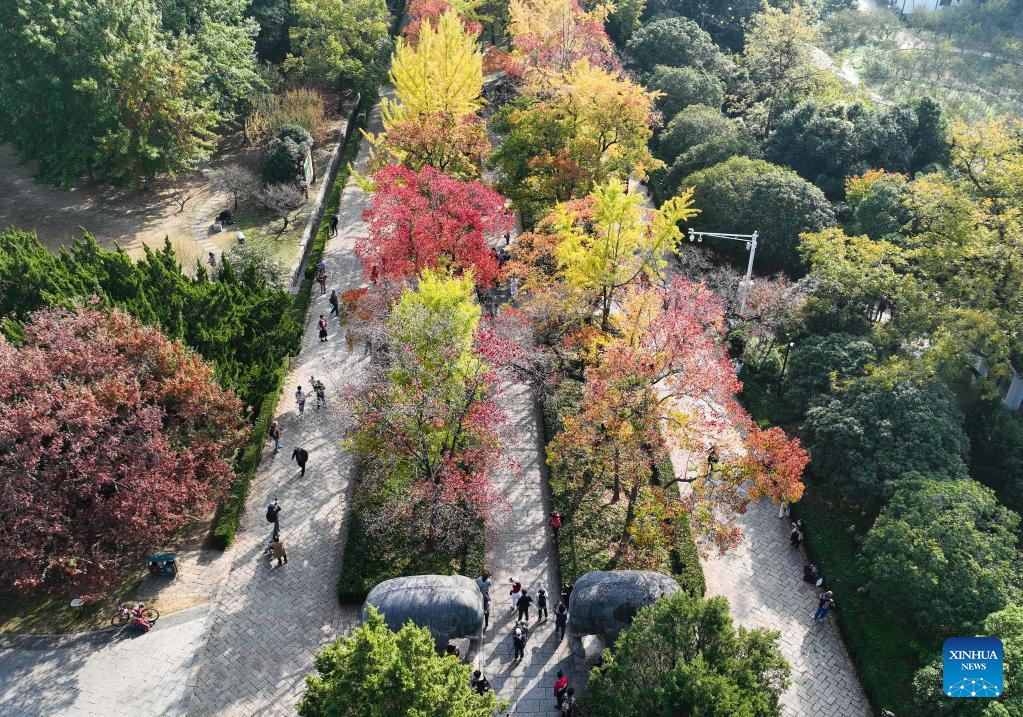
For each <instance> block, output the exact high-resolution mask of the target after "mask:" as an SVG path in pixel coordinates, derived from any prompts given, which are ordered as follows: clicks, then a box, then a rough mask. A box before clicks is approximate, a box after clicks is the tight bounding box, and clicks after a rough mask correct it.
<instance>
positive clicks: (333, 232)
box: [330, 214, 338, 237]
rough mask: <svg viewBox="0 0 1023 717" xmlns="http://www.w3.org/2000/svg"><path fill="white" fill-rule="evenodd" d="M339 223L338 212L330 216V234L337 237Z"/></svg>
mask: <svg viewBox="0 0 1023 717" xmlns="http://www.w3.org/2000/svg"><path fill="white" fill-rule="evenodd" d="M337 223H338V216H337V214H335V215H333V216H332V217H331V218H330V235H331V236H332V237H336V236H337Z"/></svg>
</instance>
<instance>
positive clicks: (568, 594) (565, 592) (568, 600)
mask: <svg viewBox="0 0 1023 717" xmlns="http://www.w3.org/2000/svg"><path fill="white" fill-rule="evenodd" d="M561 599H562V600H564V601H565V604H566V605H571V604H572V583H565V587H563V588H561Z"/></svg>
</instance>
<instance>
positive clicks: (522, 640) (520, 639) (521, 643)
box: [512, 622, 529, 660]
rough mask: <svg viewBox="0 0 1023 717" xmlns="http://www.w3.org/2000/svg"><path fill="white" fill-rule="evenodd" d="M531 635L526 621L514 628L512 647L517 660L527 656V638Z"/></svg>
mask: <svg viewBox="0 0 1023 717" xmlns="http://www.w3.org/2000/svg"><path fill="white" fill-rule="evenodd" d="M528 637H529V628H528V627H527V626H526V625H525V624H524V623H521V622H520V623H519V624H517V625H516V626H515V629H514V630H512V647H513V649H514V658H513V659H515V660H522V659H525V657H526V639H527V638H528Z"/></svg>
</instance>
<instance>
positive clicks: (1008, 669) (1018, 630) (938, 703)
mask: <svg viewBox="0 0 1023 717" xmlns="http://www.w3.org/2000/svg"><path fill="white" fill-rule="evenodd" d="M978 632H979V633H980V635H981V636H994V637H998V638H999V639H1000V640H1001V641H1002V648H1003V652H1002V664H1003V677H1004V689H1003V690H1002V694H1001V695H999V696H998V698H997V699H992V698H985V699H976V700H971V699H957V698H949V697H946V696H945V694H944V690H943V687H942V685H943V684H944V683H943V681H942V660H941V658H940V657H939V658H936V659H935V660H934V661H933V662H931V663H929V664H927V665H926V666H924V667H921V668H920V669H919V670H917V673H916V675H915V676H914V677H913V702H914V704H915V705H916V708H917V710H919V713H920V714H925V715H933V717H1018V716H1019V715H1021V714H1023V671H1021V670H1020V669H1019V667H1018V665H1020V664H1023V607H1020V606H1019V605H1006V606H1005V607H1004V608H1003V609H1001V610H999V611H998V612H993V613H991V614H990V615H988V616H987V617H986V618H984V625H983V627H982V628H981V629H980V630H979V631H978Z"/></svg>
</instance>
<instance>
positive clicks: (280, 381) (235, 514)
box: [211, 101, 367, 550]
mask: <svg viewBox="0 0 1023 717" xmlns="http://www.w3.org/2000/svg"><path fill="white" fill-rule="evenodd" d="M366 115H367V109H366V107H365V106H364V105H363V103H362V102H361V101H360V103H359V105H358V106H357V107H356V108H355V127H354V128H353V129H352V131H351V132H349V133H348V137H349V140H348V143H347V144H346V145H345V148H344V152H343V154H342V156H341V157H340V158H339V160H338V161H339V162H340V168H339V170H338V173H337V176H336V177H335V178H334V183H333V184H332V185H331V188H330V191H329V192H328V193H327V206H326V207H325V208H324V210H323V217H322V218H321V219H320V226H319V227H318V229H317V231H316V236H315V237H314V238H313V244H312V247H311V249H310V251H309V256H308V258H307V260H306V265H305V269H304V273H303V278H302V284H301V286H300V287H299V289H298V291H297V292H296V294H295V297H294V299H293V300H292V303H291V309H290V310H291V314H292V316H293V317H294V318H295V320H296V321H298V323H299V324H300V325H302V326H304V325H305V316H306V312H307V311H308V310H309V302H310V301H311V299H312V288H313V278H314V275H315V271H316V265H317V264H318V263H319V261H320V259H321V258H322V257H323V250H324V248H325V247H326V246H327V238H328V237H329V235H330V218H331V217H332V216H333V215H334V214H336V213H337V210H338V206H339V205H340V202H341V190H342V189H343V188H344V186H345V183H346V182H347V181H348V174H349V169H350V166H351V162H352V161H353V160H354V159H355V156H356V154H357V153H358V151H359V141H360V139H361V137H362V132H360V131H359V130H360V128H361V127H363V126H365V121H366ZM301 348H302V339H301V334H300V335H299V340H298V342H297V343H296V344H295V346H294V347H293V349H292V355H298V352H299V351H300V350H301ZM290 367H291V357H290V356H286V357H285V358H284V360H283V361H282V362H281V366H280V368H279V370H278V371H277V375H276V379H275V381H274V384H273V389H272V390H271V391H268V392H267V394H266V397H265V398H264V399H263V403H262V408H261V410H260V412H259V415H258V416H257V417H256V421H255V423H254V425H253V428H252V438H251V439H250V440H249V443H248V445H247V446H246V447H245V448H244V449H243V450H242V452H241V455H239V457H238V460H237V462H236V464H235V475H236V478H235V481H234V484H233V485H232V486H231V495H230V496H228V498H227V500H225V501H224V503H223V504H222V505H221V506H220V510H219V512H218V514H217V519H216V525H215V527H214V528H213V534H212V538H211V542H212V543H213V545H214V546H215V547H217V548H219V549H220V550H226V549H227V547H228V546H229V545H231V543H233V542H234V538H235V534H236V533H237V531H238V523H239V522H240V521H241V516H242V513H243V512H244V511H245V500H246V498H247V497H248V495H249V487H250V486H251V485H252V479H253V478H254V477H255V475H256V471H257V470H259V464H260V462H261V460H262V457H263V447H264V446H265V445H266V440H267V438H266V436H267V432H268V431H269V429H270V423H271V422H272V421H273V419H274V415H275V414H276V413H277V403H278V401H280V398H281V390H282V389H283V386H284V379H285V377H286V376H287V375H288V370H289V368H290Z"/></svg>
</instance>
